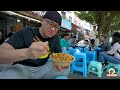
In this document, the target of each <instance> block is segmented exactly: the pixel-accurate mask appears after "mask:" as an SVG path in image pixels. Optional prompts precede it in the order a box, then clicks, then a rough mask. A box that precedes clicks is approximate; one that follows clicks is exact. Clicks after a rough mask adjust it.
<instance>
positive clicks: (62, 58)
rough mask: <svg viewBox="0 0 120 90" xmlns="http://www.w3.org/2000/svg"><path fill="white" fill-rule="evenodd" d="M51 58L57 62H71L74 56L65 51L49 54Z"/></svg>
mask: <svg viewBox="0 0 120 90" xmlns="http://www.w3.org/2000/svg"><path fill="white" fill-rule="evenodd" d="M51 59H53V60H56V61H59V62H72V61H73V60H74V57H73V56H72V55H69V54H66V53H55V54H52V55H51Z"/></svg>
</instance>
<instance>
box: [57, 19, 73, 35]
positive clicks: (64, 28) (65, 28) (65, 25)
mask: <svg viewBox="0 0 120 90" xmlns="http://www.w3.org/2000/svg"><path fill="white" fill-rule="evenodd" d="M71 29H72V25H71V23H70V22H69V21H67V20H65V19H63V18H62V24H61V28H60V31H59V36H60V37H62V34H64V33H70V31H71Z"/></svg>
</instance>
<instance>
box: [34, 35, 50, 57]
mask: <svg viewBox="0 0 120 90" xmlns="http://www.w3.org/2000/svg"><path fill="white" fill-rule="evenodd" d="M33 40H34V41H35V42H40V41H41V40H40V39H39V38H38V37H37V36H35V38H33ZM46 49H47V51H48V53H50V55H52V53H51V52H50V50H48V48H46Z"/></svg>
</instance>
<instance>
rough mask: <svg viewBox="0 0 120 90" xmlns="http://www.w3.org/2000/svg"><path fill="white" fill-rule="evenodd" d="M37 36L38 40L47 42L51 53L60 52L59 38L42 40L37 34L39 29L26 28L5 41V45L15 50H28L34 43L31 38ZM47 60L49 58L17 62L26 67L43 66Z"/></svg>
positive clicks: (56, 36)
mask: <svg viewBox="0 0 120 90" xmlns="http://www.w3.org/2000/svg"><path fill="white" fill-rule="evenodd" d="M35 36H37V37H39V39H40V40H41V41H43V42H45V41H48V42H49V48H50V51H51V52H55V53H59V52H62V50H61V47H60V39H59V36H58V35H57V34H56V35H55V36H53V37H52V38H43V37H42V36H41V35H40V33H39V28H38V27H27V28H24V29H23V30H19V31H17V32H16V33H14V35H13V36H12V37H11V38H10V39H9V40H8V41H6V43H9V44H10V45H12V46H13V47H14V48H15V49H23V48H29V46H30V45H31V44H32V43H33V42H34V40H33V38H34V37H35ZM48 59H49V56H48V57H47V58H44V59H39V58H38V59H34V60H31V59H27V60H23V61H19V62H15V63H14V64H16V63H19V64H23V65H27V66H33V67H37V66H41V65H44V64H45V63H46V62H47V60H48Z"/></svg>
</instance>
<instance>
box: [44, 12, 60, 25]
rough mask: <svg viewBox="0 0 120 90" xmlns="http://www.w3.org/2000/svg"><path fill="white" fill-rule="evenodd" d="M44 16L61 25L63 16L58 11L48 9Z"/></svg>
mask: <svg viewBox="0 0 120 90" xmlns="http://www.w3.org/2000/svg"><path fill="white" fill-rule="evenodd" d="M43 18H47V19H50V20H53V21H55V22H56V23H58V24H59V25H60V26H61V22H62V17H61V15H60V14H59V13H58V12H57V11H47V12H46V13H45V15H44V16H43Z"/></svg>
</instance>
